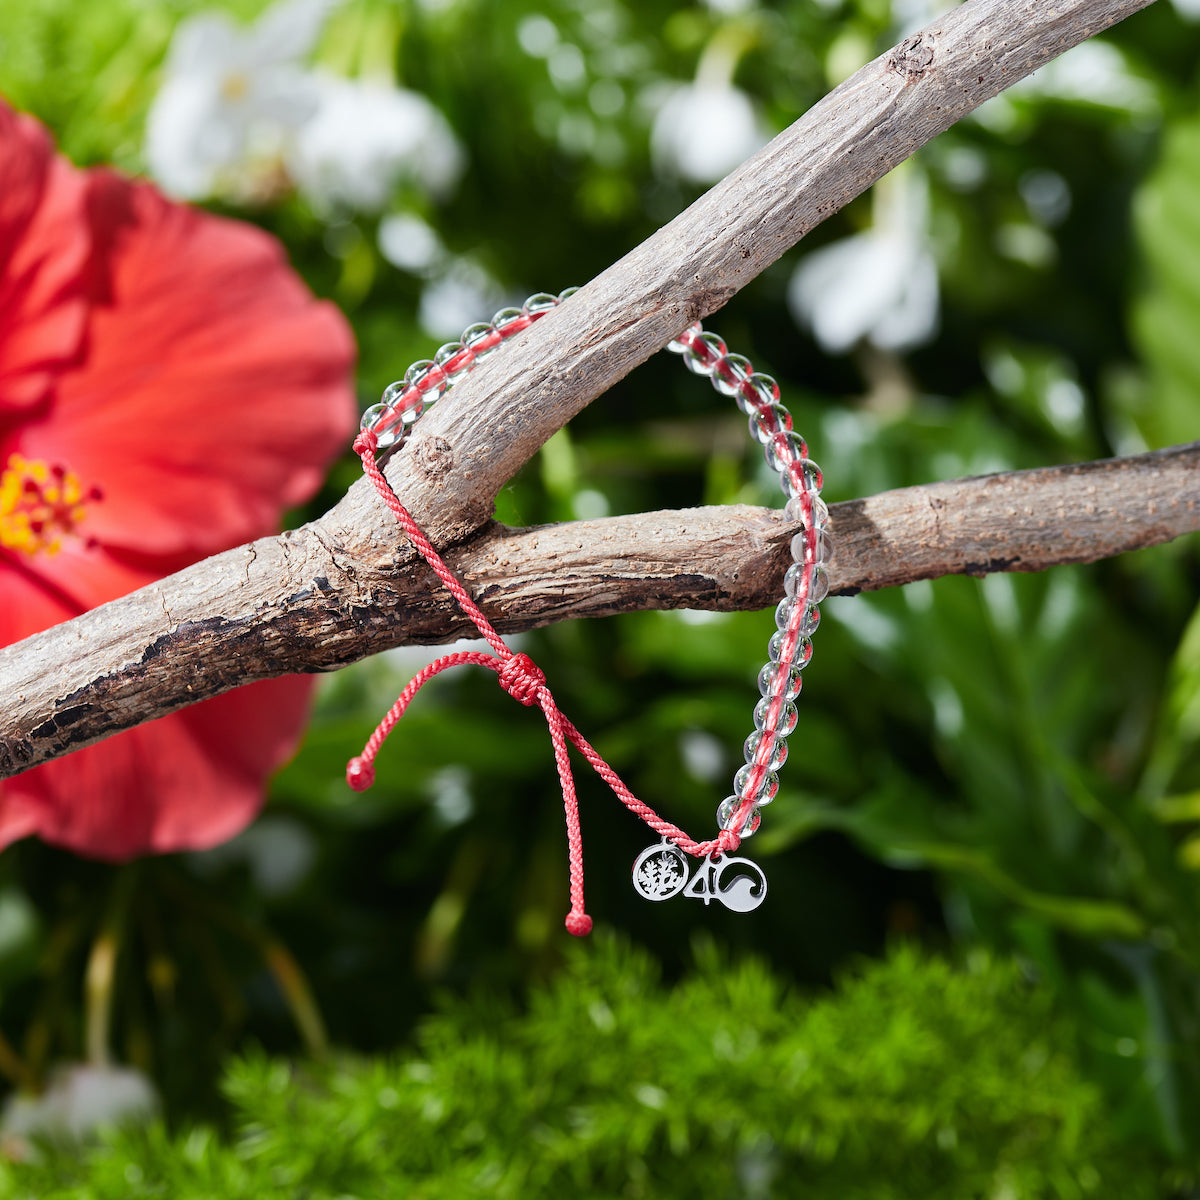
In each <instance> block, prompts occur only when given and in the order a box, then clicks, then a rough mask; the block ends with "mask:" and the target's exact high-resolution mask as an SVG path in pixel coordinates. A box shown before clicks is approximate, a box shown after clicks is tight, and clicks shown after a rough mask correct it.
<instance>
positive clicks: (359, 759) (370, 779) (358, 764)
mask: <svg viewBox="0 0 1200 1200" xmlns="http://www.w3.org/2000/svg"><path fill="white" fill-rule="evenodd" d="M346 782H347V783H348V784H349V785H350V786H351V787H352V788H353V789H354V790H355V791H356V792H365V791H366V790H367V788H369V787H370V786H371V784H373V783H374V782H375V768H374V767H373V766H371V764H370V763H369V762H367V761H366V760H365V759H364V758H363V756H362V755H361V754H356V755H355V756H354V757H353V758H352V759H351V760H350V761H349V762H348V763H347V764H346Z"/></svg>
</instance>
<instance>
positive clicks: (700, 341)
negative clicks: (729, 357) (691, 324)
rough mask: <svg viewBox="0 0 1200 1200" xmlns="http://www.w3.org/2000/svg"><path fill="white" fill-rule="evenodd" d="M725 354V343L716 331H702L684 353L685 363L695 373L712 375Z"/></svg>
mask: <svg viewBox="0 0 1200 1200" xmlns="http://www.w3.org/2000/svg"><path fill="white" fill-rule="evenodd" d="M725 354H726V346H725V343H724V342H723V341H721V339H720V338H719V337H717V335H716V334H715V333H702V334H701V335H700V336H699V337H697V338H693V339H692V342H691V345H690V346H688V348H687V351H686V352H685V353H684V356H683V365H684V366H685V367H687V369H688V370H689V371H691V372H692V374H693V375H711V374H712V373H713V370H714V369H715V367H716V365H717V363H719V362H720V361H721V359H723V358H724V357H725Z"/></svg>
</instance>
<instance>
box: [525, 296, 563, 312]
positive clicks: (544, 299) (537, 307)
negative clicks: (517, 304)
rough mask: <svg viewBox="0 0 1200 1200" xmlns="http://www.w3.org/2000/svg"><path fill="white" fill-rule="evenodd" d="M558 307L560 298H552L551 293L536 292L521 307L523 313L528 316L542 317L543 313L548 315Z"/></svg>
mask: <svg viewBox="0 0 1200 1200" xmlns="http://www.w3.org/2000/svg"><path fill="white" fill-rule="evenodd" d="M557 307H558V297H557V296H552V295H551V294H550V293H549V292H535V293H534V294H533V295H532V296H530V297H529V299H528V300H526V301H525V303H524V304H522V305H521V311H522V312H524V313H525V315H526V316H529V317H532V316H539V317H540V316H541V315H542V313H548V312H549V311H550V310H551V309H553V308H557Z"/></svg>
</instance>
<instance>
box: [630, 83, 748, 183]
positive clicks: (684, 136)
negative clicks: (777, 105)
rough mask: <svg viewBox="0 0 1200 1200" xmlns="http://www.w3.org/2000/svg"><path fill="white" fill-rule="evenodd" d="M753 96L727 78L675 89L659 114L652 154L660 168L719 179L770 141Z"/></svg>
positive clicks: (686, 176) (700, 180)
mask: <svg viewBox="0 0 1200 1200" xmlns="http://www.w3.org/2000/svg"><path fill="white" fill-rule="evenodd" d="M767 140H768V139H767V135H766V133H765V132H764V130H763V128H762V125H761V123H760V121H759V119H758V114H757V112H756V111H755V108H754V104H753V102H752V101H751V99H750V97H749V96H747V95H746V93H745V92H743V91H742V90H741V89H740V88H736V87H734V86H733V85H732V84H730V83H726V82H706V81H700V80H697V82H696V83H689V84H683V85H681V86H679V87H676V88H674V89H673V90H672V91H671V92H670V94H669V95H668V96H667V99H666V101H665V102H664V103H663V105H662V107H661V108H660V109H659V110H658V115H657V116H656V117H655V118H654V126H653V128H652V129H651V131H650V152H651V154H652V155H653V156H654V162H655V165H656V166H657V167H658V169H659V170H660V171H668V172H671V173H674V174H676V175H680V176H682V177H683V178H684V179H688V180H691V181H692V182H693V183H715V182H716V181H717V180H718V179H722V178H724V177H725V176H726V175H728V174H729V172H730V171H732V170H733V169H734V168H735V167H737V166H740V165H741V163H742V162H743V161H744V160H745V159H747V158H749V157H750V155H751V154H753V153H754V152H755V151H756V150H757V149H758V148H759V147H760V146H762V145H764V144H765V143H766V141H767Z"/></svg>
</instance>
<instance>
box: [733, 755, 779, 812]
mask: <svg viewBox="0 0 1200 1200" xmlns="http://www.w3.org/2000/svg"><path fill="white" fill-rule="evenodd" d="M754 773H755V772H754V767H753V766H751V765H750V763H747V764H746V765H745V766H744V767H741V768H739V769H738V773H737V774H736V775H735V776H734V777H733V790H734V792H735V793H736V794H737V795H738V796H740V797H741V798H742V799H743V800H753V801H754V803H755V804H770V803H771V801H772V800H774V799H775V797H776V795H777V794H778V792H779V776H778V775H776V774H775V772H774V771H768V772H767V773H766V774H765V775H764V776H763V777H762V779H760V780H759V783H758V787H757V788H755V790H754V794H753V795H751V793H750V791H749V788H750V777H751V776H752V775H753V774H754Z"/></svg>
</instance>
